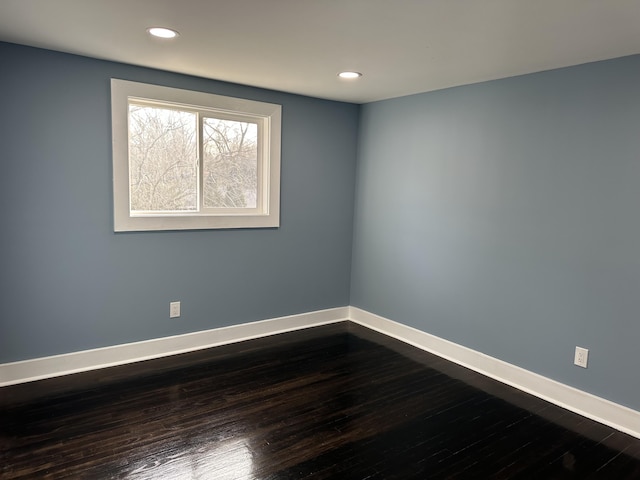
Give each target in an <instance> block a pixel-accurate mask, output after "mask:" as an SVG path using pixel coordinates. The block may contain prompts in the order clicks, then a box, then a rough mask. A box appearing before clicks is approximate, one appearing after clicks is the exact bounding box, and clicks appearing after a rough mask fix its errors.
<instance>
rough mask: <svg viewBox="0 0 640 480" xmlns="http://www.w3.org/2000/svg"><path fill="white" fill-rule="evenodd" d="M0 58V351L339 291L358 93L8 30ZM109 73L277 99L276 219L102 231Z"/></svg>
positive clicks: (154, 328) (316, 305)
mask: <svg viewBox="0 0 640 480" xmlns="http://www.w3.org/2000/svg"><path fill="white" fill-rule="evenodd" d="M0 63H1V64H2V74H1V75H0V106H1V107H0V108H1V109H0V162H1V165H2V175H0V199H1V207H0V208H2V216H1V218H2V236H1V238H2V269H1V271H2V273H1V275H2V289H1V290H0V300H1V301H0V305H2V310H1V311H0V362H8V361H16V360H21V359H26V358H34V357H41V356H46V355H53V354H58V353H65V352H71V351H77V350H84V349H89V348H95V347H101V346H107V345H116V344H121V343H126V342H132V341H137V340H144V339H149V338H157V337H164V336H168V335H174V334H179V333H184V332H190V331H198V330H204V329H209V328H215V327H221V326H226V325H231V324H238V323H243V322H249V321H255V320H261V319H265V318H273V317H278V316H282V315H289V314H295V313H301V312H308V311H314V310H319V309H324V308H331V307H337V306H343V305H347V304H348V302H349V282H350V267H351V257H350V256H351V238H352V225H353V185H354V182H355V180H354V178H355V159H356V141H357V123H358V107H357V106H356V105H351V104H344V103H339V102H329V101H323V100H317V99H311V98H305V97H301V96H295V95H289V94H284V93H278V92H269V91H265V90H259V89H252V88H248V87H243V86H238V85H232V84H227V83H222V82H214V81H210V80H205V79H201V78H195V77H188V76H182V75H177V74H171V73H167V72H161V71H155V70H150V69H144V68H137V67H133V66H128V65H122V64H116V63H110V62H104V61H99V60H94V59H89V58H83V57H78V56H73V55H66V54H61V53H55V52H49V51H45V50H38V49H33V48H28V47H21V46H16V45H10V44H0ZM111 77H114V78H122V79H126V80H133V81H141V82H148V83H156V84H160V85H166V86H172V87H178V88H187V89H194V90H200V91H206V92H211V93H216V94H221V95H230V96H237V97H242V98H249V99H252V100H260V101H266V102H272V103H278V104H281V105H282V108H283V123H282V176H281V227H280V228H278V229H259V230H224V231H221V230H217V231H182V232H151V233H122V234H115V233H114V232H113V218H112V216H113V207H112V200H113V197H112V195H113V194H112V185H111V181H112V180H111V179H112V173H111V168H112V163H111V110H110V109H111V104H110V78H111ZM173 300H180V301H181V302H182V317H181V318H180V319H169V302H170V301H173Z"/></svg>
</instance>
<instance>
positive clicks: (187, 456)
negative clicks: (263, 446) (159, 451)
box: [129, 439, 256, 480]
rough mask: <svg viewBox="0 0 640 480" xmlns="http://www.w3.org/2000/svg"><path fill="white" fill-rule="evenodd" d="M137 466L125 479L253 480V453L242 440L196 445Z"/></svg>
mask: <svg viewBox="0 0 640 480" xmlns="http://www.w3.org/2000/svg"><path fill="white" fill-rule="evenodd" d="M165 453H166V455H165V456H164V457H163V458H162V456H160V455H158V456H157V457H156V458H155V459H154V460H152V461H149V459H147V461H146V462H144V463H142V464H139V465H137V466H136V467H135V468H134V469H133V470H132V471H131V472H130V473H129V478H135V479H139V480H145V479H149V480H151V479H159V478H162V479H175V480H192V479H194V480H196V479H197V480H204V479H213V478H214V479H216V480H256V477H255V476H254V474H253V470H254V469H253V452H252V451H251V449H250V448H249V445H248V444H247V442H246V441H245V440H244V439H240V440H238V439H230V440H225V441H221V442H207V443H206V444H200V445H199V446H198V447H197V448H192V449H191V450H190V451H184V450H182V451H179V452H178V451H174V452H165Z"/></svg>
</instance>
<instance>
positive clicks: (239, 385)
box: [0, 322, 640, 480]
mask: <svg viewBox="0 0 640 480" xmlns="http://www.w3.org/2000/svg"><path fill="white" fill-rule="evenodd" d="M0 394H1V395H2V397H1V399H2V400H1V401H0V404H1V410H0V411H1V414H0V452H1V453H0V478H2V479H12V478H55V479H58V478H87V479H102V478H132V479H164V478H175V479H192V478H198V479H215V480H225V479H233V480H240V479H271V480H275V479H307V478H314V479H316V478H317V479H324V478H335V479H404V480H407V479H440V478H443V479H444V478H456V479H457V478H470V479H485V478H532V479H576V478H602V479H622V478H640V440H638V439H634V438H632V437H629V436H627V435H625V434H622V433H620V432H616V431H614V430H612V429H610V428H607V427H604V426H602V425H599V424H597V423H594V422H591V421H589V420H587V419H584V418H582V417H580V416H578V415H575V414H573V413H570V412H567V411H566V410H562V409H560V408H558V407H555V406H553V405H550V404H548V403H546V402H544V401H542V400H539V399H536V398H534V397H531V396H528V395H526V394H523V393H521V392H518V391H516V390H514V389H512V388H510V387H507V386H504V385H501V384H499V383H497V382H494V381H492V380H490V379H487V378H485V377H482V376H480V375H478V374H475V373H473V372H470V371H469V370H466V369H464V368H462V367H459V366H456V365H454V364H451V363H449V362H446V361H444V360H442V359H439V358H437V357H434V356H432V355H429V354H427V353H425V352H422V351H419V350H417V349H414V348H413V347H410V346H407V345H405V344H402V343H400V342H398V341H395V340H392V339H390V338H388V337H385V336H382V335H380V334H377V333H374V332H371V331H369V330H366V329H364V328H362V327H359V326H357V325H354V324H351V323H348V322H345V323H341V324H335V325H330V326H326V327H318V328H313V329H308V330H303V331H299V332H294V333H287V334H282V335H278V336H274V337H270V338H268V339H259V340H252V341H248V342H242V343H239V344H235V345H231V346H226V347H220V348H217V349H213V350H208V351H200V352H197V353H190V354H184V355H179V356H174V357H170V358H165V359H161V360H153V361H148V362H140V363H137V364H133V365H127V366H122V367H116V368H110V369H105V370H102V371H97V372H88V373H83V374H77V375H71V376H67V377H61V378H57V379H51V380H46V381H41V382H34V383H30V384H25V385H21V386H14V387H6V388H4V389H2V390H0Z"/></svg>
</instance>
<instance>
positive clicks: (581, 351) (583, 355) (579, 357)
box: [573, 347, 589, 368]
mask: <svg viewBox="0 0 640 480" xmlns="http://www.w3.org/2000/svg"><path fill="white" fill-rule="evenodd" d="M588 358H589V350H588V349H586V348H582V347H576V355H575V357H574V359H573V363H574V364H575V365H577V366H579V367H582V368H587V359H588Z"/></svg>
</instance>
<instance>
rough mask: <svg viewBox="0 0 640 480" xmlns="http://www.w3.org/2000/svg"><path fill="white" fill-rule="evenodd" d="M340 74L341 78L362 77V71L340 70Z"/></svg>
mask: <svg viewBox="0 0 640 480" xmlns="http://www.w3.org/2000/svg"><path fill="white" fill-rule="evenodd" d="M338 76H339V77H340V78H360V77H361V76H362V74H361V73H360V72H340V73H339V74H338Z"/></svg>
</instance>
